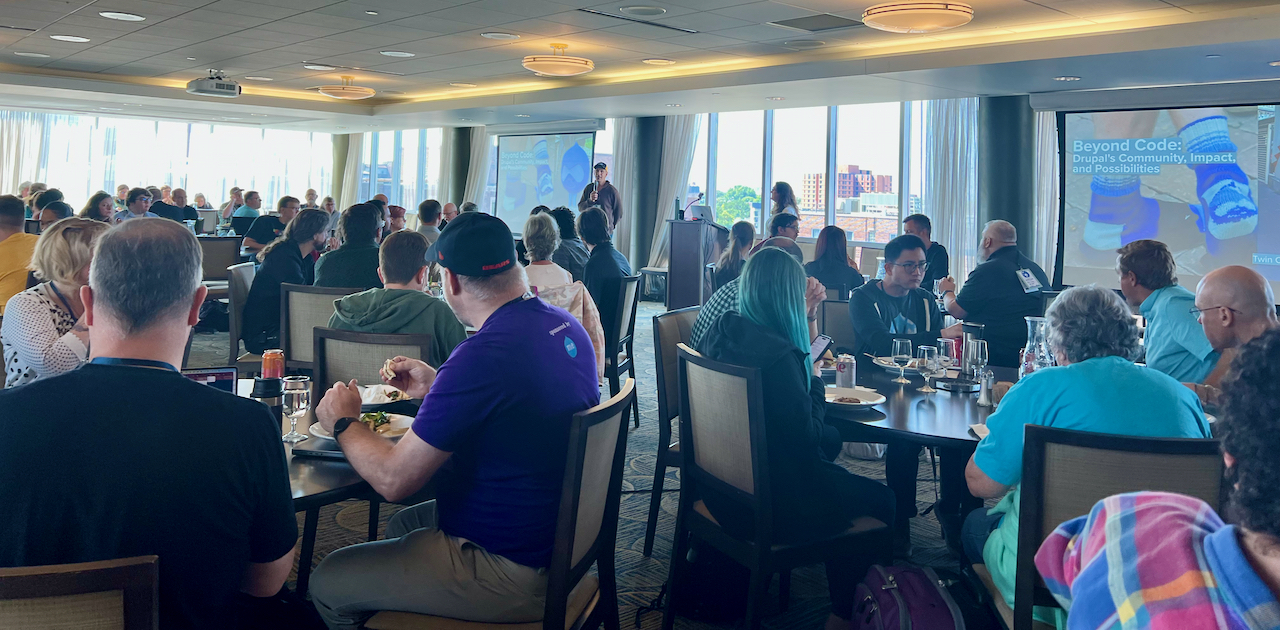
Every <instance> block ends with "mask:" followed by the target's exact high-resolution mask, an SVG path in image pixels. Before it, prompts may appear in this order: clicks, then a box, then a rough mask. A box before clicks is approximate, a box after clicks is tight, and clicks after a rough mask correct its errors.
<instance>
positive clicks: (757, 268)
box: [697, 247, 894, 628]
mask: <svg viewBox="0 0 1280 630" xmlns="http://www.w3.org/2000/svg"><path fill="white" fill-rule="evenodd" d="M806 282H807V279H806V278H805V275H804V269H802V268H801V266H800V264H799V263H798V262H796V260H795V259H793V258H792V257H791V256H789V255H788V254H787V253H786V252H783V251H781V250H779V249H776V248H772V247H770V248H765V249H762V250H760V251H759V252H758V253H756V254H755V255H753V256H752V257H751V259H750V260H749V261H747V264H746V266H745V267H744V268H743V270H742V276H741V277H740V278H739V279H738V287H739V289H738V290H739V301H740V304H739V312H737V313H734V312H729V313H725V314H723V315H721V316H720V317H719V318H718V319H717V320H716V321H715V323H714V324H712V326H711V330H710V331H708V332H707V334H706V336H705V337H703V338H702V342H701V343H700V344H699V345H698V347H697V350H698V352H701V353H702V354H703V355H705V356H706V357H708V358H710V359H714V360H716V361H722V362H725V363H731V364H733V365H740V366H745V367H750V368H759V369H760V370H761V373H760V375H761V378H762V380H763V381H764V382H767V383H768V384H769V386H768V387H766V388H765V389H764V421H765V427H766V433H767V434H768V436H769V444H770V448H769V462H768V463H769V485H770V488H771V489H772V492H773V497H774V504H773V532H774V536H775V537H777V538H778V539H779V542H784V541H788V540H812V539H816V538H822V537H824V536H832V535H835V534H837V533H840V532H843V531H845V530H846V529H848V528H849V523H850V521H852V520H853V519H855V518H858V517H861V516H871V517H874V518H876V519H879V520H880V521H882V522H884V523H885V524H886V525H889V526H890V527H892V526H893V523H894V501H893V493H892V492H890V491H889V489H888V488H886V487H885V486H883V485H881V484H880V483H877V482H875V481H872V480H870V479H866V478H864V477H859V476H857V475H854V474H851V473H849V472H848V471H846V470H845V469H844V468H841V467H840V466H838V465H836V464H834V463H831V461H830V460H831V459H833V458H834V456H835V455H836V454H837V453H838V452H839V450H840V446H841V440H840V435H839V432H838V431H836V429H835V428H834V427H831V426H829V425H827V424H826V423H825V422H824V417H825V414H826V402H825V396H826V387H825V386H824V385H823V383H822V379H821V378H819V377H817V376H814V375H813V363H812V361H810V360H809V342H810V340H809V326H808V323H807V322H806V321H805V310H806V309H805V293H806V286H807V284H806ZM833 450H834V451H835V452H832V451H833ZM824 454H825V456H826V458H825V459H824V457H823V455H824ZM700 490H701V494H702V496H701V497H700V498H701V499H702V500H703V501H705V502H706V505H707V509H709V510H710V511H711V514H712V516H714V517H715V518H716V520H718V521H719V522H720V523H722V524H723V525H724V528H725V531H726V532H728V533H729V534H730V535H733V536H737V537H742V538H746V537H750V536H752V535H753V534H754V532H753V530H754V528H753V527H752V526H751V524H752V522H753V518H754V516H753V515H752V514H751V512H750V511H749V510H747V509H745V508H744V507H743V505H742V504H741V503H739V502H737V501H736V500H733V499H730V498H728V497H725V496H723V495H721V494H718V493H717V492H715V491H713V490H711V489H709V488H701V489H700ZM867 568H868V567H867V566H866V565H863V566H856V564H855V563H854V562H852V561H850V560H833V561H829V562H827V584H828V589H829V591H830V594H831V615H832V616H833V617H835V618H836V619H830V620H829V621H828V623H827V627H828V628H836V627H839V628H849V627H851V626H850V625H849V620H850V619H851V618H852V617H853V603H854V590H855V589H856V587H857V585H858V582H859V581H860V580H861V579H862V577H863V576H864V575H866V571H867Z"/></svg>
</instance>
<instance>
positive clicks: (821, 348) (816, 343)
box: [809, 335, 832, 361]
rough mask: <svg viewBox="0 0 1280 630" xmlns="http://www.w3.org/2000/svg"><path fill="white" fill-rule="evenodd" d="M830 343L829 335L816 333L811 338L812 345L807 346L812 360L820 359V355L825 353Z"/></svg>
mask: <svg viewBox="0 0 1280 630" xmlns="http://www.w3.org/2000/svg"><path fill="white" fill-rule="evenodd" d="M831 343H832V341H831V337H828V336H826V335H818V336H817V337H816V338H815V339H814V340H813V345H811V346H809V358H810V359H812V360H814V361H817V360H818V359H821V358H822V355H824V354H826V352H827V350H828V349H829V348H831Z"/></svg>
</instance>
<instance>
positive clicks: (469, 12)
mask: <svg viewBox="0 0 1280 630" xmlns="http://www.w3.org/2000/svg"><path fill="white" fill-rule="evenodd" d="M425 17H429V18H432V19H435V18H439V19H445V20H453V21H455V22H462V23H464V24H471V25H472V26H470V27H469V28H475V27H476V26H485V27H489V26H498V25H501V24H509V23H511V22H519V21H520V20H522V19H523V18H524V17H526V16H521V15H516V14H514V13H504V12H502V11H493V10H490V9H479V8H475V5H470V4H468V5H466V6H461V7H452V8H449V9H443V10H440V11H432V12H431V13H430V14H428V15H427V16H425Z"/></svg>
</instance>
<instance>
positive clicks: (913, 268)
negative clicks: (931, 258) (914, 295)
mask: <svg viewBox="0 0 1280 630" xmlns="http://www.w3.org/2000/svg"><path fill="white" fill-rule="evenodd" d="M889 264H890V265H893V266H895V267H902V270H903V271H905V272H907V273H915V272H917V271H919V272H920V273H924V272H925V271H926V270H928V269H929V263H927V262H922V263H917V262H909V263H895V262H891V263H889Z"/></svg>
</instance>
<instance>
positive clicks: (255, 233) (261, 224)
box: [244, 214, 284, 245]
mask: <svg viewBox="0 0 1280 630" xmlns="http://www.w3.org/2000/svg"><path fill="white" fill-rule="evenodd" d="M281 234H284V221H281V220H280V217H278V216H276V215H274V214H264V215H262V216H260V217H258V218H256V219H254V220H253V224H252V225H250V226H249V231H248V232H245V233H244V237H245V238H251V239H253V240H255V241H257V242H258V243H259V244H261V245H266V244H267V243H270V242H271V241H274V240H276V237H278V236H280V235H281Z"/></svg>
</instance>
